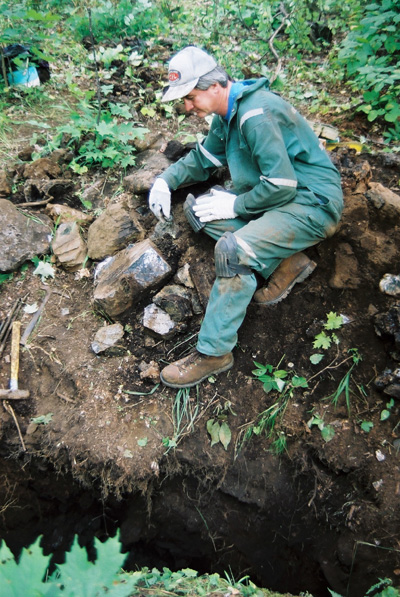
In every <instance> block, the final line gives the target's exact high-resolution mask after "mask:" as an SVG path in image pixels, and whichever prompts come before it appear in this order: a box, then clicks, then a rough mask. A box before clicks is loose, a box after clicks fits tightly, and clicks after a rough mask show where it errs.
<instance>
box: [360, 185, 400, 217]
mask: <svg viewBox="0 0 400 597" xmlns="http://www.w3.org/2000/svg"><path fill="white" fill-rule="evenodd" d="M368 187H369V190H368V191H367V192H366V193H365V196H366V197H367V199H368V201H369V203H370V204H371V205H373V206H374V207H375V209H376V210H378V213H379V215H380V216H381V217H382V216H384V217H385V218H386V219H388V220H390V221H396V220H397V219H398V217H399V215H400V195H397V194H396V193H393V191H391V190H390V189H387V188H386V187H384V186H383V185H382V184H381V183H379V182H370V183H368Z"/></svg>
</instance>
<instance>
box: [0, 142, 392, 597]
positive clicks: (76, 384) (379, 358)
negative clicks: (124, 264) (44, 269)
mask: <svg viewBox="0 0 400 597" xmlns="http://www.w3.org/2000/svg"><path fill="white" fill-rule="evenodd" d="M332 159H333V160H334V161H335V163H336V164H337V166H338V167H339V169H340V171H341V174H342V178H343V188H344V190H345V205H346V209H345V212H344V215H343V219H342V222H341V225H340V228H339V230H338V231H337V233H336V234H335V235H334V236H333V237H332V238H330V239H328V240H327V241H325V242H323V243H321V244H320V245H318V246H316V247H314V248H312V249H310V250H308V251H307V254H308V255H309V257H311V258H312V259H314V260H315V261H316V263H317V268H316V270H315V272H314V273H313V275H312V276H311V277H310V278H309V279H307V280H306V281H305V282H304V283H303V284H301V285H297V286H295V288H294V289H293V291H292V292H291V293H290V295H289V296H288V297H287V299H286V300H284V301H283V302H281V303H279V304H277V305H276V306H273V307H269V308H266V307H262V306H257V305H256V304H250V306H249V308H248V313H247V317H246V320H245V323H244V324H243V326H242V328H241V329H240V332H239V341H238V346H237V348H236V349H235V352H234V356H235V367H234V368H233V369H232V370H230V371H229V372H228V373H227V374H221V375H219V376H218V377H217V378H215V379H210V380H208V381H206V382H204V383H202V384H201V385H200V386H198V387H197V388H196V389H194V390H191V392H190V401H189V405H190V407H189V408H190V409H191V412H192V413H194V412H195V410H196V409H197V410H196V412H197V415H196V417H195V422H194V425H193V426H192V427H190V425H187V426H186V427H183V425H184V424H185V422H186V419H185V417H184V418H183V422H182V426H181V429H180V430H179V431H178V430H177V428H176V420H175V428H174V410H173V405H174V403H175V404H176V401H177V393H176V391H174V390H172V389H168V388H164V387H162V385H157V384H155V382H154V380H151V379H146V378H144V379H142V378H141V369H143V367H142V364H143V363H146V364H148V363H151V362H152V361H155V362H156V363H158V364H159V365H160V366H161V367H162V366H163V365H164V364H166V363H168V362H171V361H173V360H176V359H178V358H180V357H181V356H182V355H184V354H186V353H187V352H188V351H189V350H190V348H191V347H193V346H194V345H195V342H196V333H197V332H198V329H199V325H200V323H201V318H202V316H201V315H198V316H195V317H194V318H193V319H192V320H191V321H190V323H189V325H188V328H187V329H186V331H184V332H182V333H181V334H179V335H178V336H177V337H174V338H173V339H171V340H168V341H165V340H158V339H154V338H151V337H149V336H147V335H146V333H145V331H144V329H143V326H142V323H141V318H142V314H143V309H144V307H145V306H146V305H147V304H148V303H149V302H150V300H149V299H148V300H147V301H143V303H140V304H138V305H136V306H135V308H133V309H132V310H130V312H129V313H127V314H125V315H124V317H123V318H121V319H120V320H119V321H121V323H123V325H124V327H125V337H124V347H123V348H122V349H120V350H119V352H118V353H117V354H112V355H96V354H95V353H94V352H93V350H92V349H91V342H92V341H93V338H94V335H95V333H96V331H97V330H98V329H99V328H100V327H101V326H102V325H104V324H105V323H109V322H110V321H109V319H107V318H105V317H104V314H101V313H98V312H97V311H96V309H95V306H94V304H93V287H94V279H93V273H94V268H95V265H96V264H89V267H88V272H77V273H76V272H75V273H68V272H66V271H63V270H62V269H60V268H57V271H56V276H55V279H54V280H47V281H42V280H41V279H40V277H38V276H36V275H34V274H33V270H34V267H33V266H32V265H30V266H29V268H28V269H27V270H26V271H24V272H19V273H16V274H15V275H14V277H13V279H12V280H11V281H9V282H7V283H5V284H2V285H1V286H0V298H1V307H0V316H1V319H4V318H5V317H6V316H7V315H8V313H9V312H10V311H11V309H12V306H13V305H14V304H15V301H16V299H17V298H21V299H22V300H23V304H24V305H31V304H33V303H35V302H36V303H38V304H40V302H41V301H42V300H43V298H44V296H45V294H46V292H48V291H49V290H50V291H51V295H50V298H49V300H48V302H47V303H46V306H45V309H44V311H43V314H42V317H41V319H40V321H39V324H38V325H37V326H36V327H35V329H34V331H33V333H32V335H31V336H30V338H29V341H28V344H27V345H26V347H25V348H23V349H22V350H21V355H20V372H19V382H20V387H21V388H22V389H28V390H29V392H30V398H29V399H27V400H21V401H14V402H13V403H12V407H13V409H14V413H15V416H16V420H17V421H18V426H19V428H20V432H21V436H22V440H23V443H22V441H21V437H20V436H19V434H18V429H17V427H16V424H15V420H14V418H13V416H12V415H11V414H10V412H7V411H6V410H4V409H2V411H1V413H0V436H1V444H0V450H1V461H0V468H1V473H0V474H1V476H2V484H1V488H0V493H1V496H2V500H1V503H2V504H3V505H2V508H1V513H2V519H1V520H0V528H1V533H2V537H3V538H5V539H6V541H7V542H8V543H9V544H10V546H12V547H13V548H14V549H15V550H18V549H19V548H20V547H21V546H22V545H24V544H25V545H27V544H29V543H30V542H32V540H33V539H34V538H35V537H36V536H37V535H38V534H43V535H44V540H43V541H44V545H45V547H46V549H48V550H49V551H53V552H54V553H55V554H56V557H57V554H59V557H61V555H60V554H61V552H62V551H63V549H66V548H67V547H68V545H69V544H70V542H71V540H72V537H73V534H74V533H80V535H81V538H82V539H81V540H82V542H83V543H85V542H86V543H88V544H89V543H90V538H91V537H93V535H96V536H99V537H104V536H106V535H107V534H111V533H113V532H115V531H116V529H117V528H120V529H121V539H122V541H123V544H124V547H125V549H126V550H127V551H129V553H130V556H129V562H130V563H131V565H132V566H134V565H145V564H146V565H157V566H162V565H168V566H170V567H176V568H177V567H184V566H190V567H193V568H196V569H198V570H200V571H212V570H218V571H221V570H226V569H229V567H230V568H231V569H232V570H233V571H234V572H235V573H237V574H240V575H243V574H250V575H251V577H252V578H253V579H254V580H256V581H258V582H260V583H262V584H263V585H264V586H268V587H269V588H271V589H277V590H282V591H283V590H285V591H290V592H293V593H299V592H300V591H305V590H308V591H310V592H311V593H313V594H314V595H315V596H319V595H320V596H325V595H328V592H327V588H326V587H327V586H328V585H329V586H330V587H331V588H332V589H334V590H336V591H338V592H339V593H340V594H345V593H346V594H348V595H351V596H352V597H353V596H354V597H358V596H361V595H364V593H365V591H366V590H367V589H368V588H369V586H371V585H372V584H373V583H374V582H376V580H377V578H378V577H384V576H388V577H390V578H392V579H393V581H394V583H395V584H397V585H398V584H399V582H398V580H397V579H398V577H399V575H400V563H399V549H400V545H399V542H398V537H399V511H400V510H399V499H400V472H399V455H398V450H396V448H395V445H394V442H395V440H396V439H397V438H399V437H400V429H399V426H398V424H397V423H398V413H399V402H398V400H394V401H393V405H392V406H391V407H390V416H389V418H388V419H387V420H384V421H382V420H381V413H382V411H383V410H384V409H385V408H386V404H387V403H388V402H389V399H390V398H389V397H388V396H387V395H385V394H383V393H382V392H381V391H378V389H377V388H376V386H375V384H374V380H375V378H376V377H377V376H378V375H379V374H381V373H382V372H383V371H384V370H385V369H386V368H389V369H391V370H394V369H396V368H397V367H398V360H399V357H398V355H396V351H395V346H394V340H393V338H391V337H385V338H382V337H379V336H378V335H377V333H376V330H375V325H374V324H375V316H376V314H378V313H386V312H387V311H388V310H389V309H390V308H391V307H392V306H393V305H396V304H397V301H396V299H395V298H394V297H392V296H388V295H386V294H384V293H382V292H381V291H380V290H379V282H380V280H381V278H382V277H383V275H384V274H385V273H393V274H398V273H399V256H398V247H399V243H400V228H399V225H398V222H396V221H388V220H387V219H386V218H384V217H383V216H382V214H381V213H380V212H379V210H377V209H375V208H374V207H373V206H371V204H370V203H369V202H368V201H367V199H366V197H365V193H364V192H362V190H363V189H360V184H361V185H362V184H365V176H364V175H363V172H365V167H366V165H365V163H366V162H368V164H369V165H370V167H371V172H372V180H373V181H376V182H381V183H382V184H383V185H384V186H386V187H388V188H391V189H392V190H393V191H395V192H396V191H398V190H399V189H398V171H397V170H396V169H395V168H394V167H391V166H390V165H387V163H386V162H385V155H384V154H376V155H370V154H364V155H355V153H354V152H353V151H351V150H348V149H347V148H341V149H339V150H338V151H337V152H336V153H335V154H332ZM68 176H69V175H68ZM103 188H104V193H103V197H102V201H103V204H104V205H105V204H107V202H108V201H109V200H110V197H112V193H113V188H112V187H110V186H106V187H103ZM202 190H203V187H197V188H196V189H195V190H194V191H195V194H199V193H200V192H201V191H202ZM364 191H365V188H364ZM185 195H186V192H183V191H181V192H178V193H176V194H175V197H174V198H175V205H174V217H175V222H176V225H177V227H178V230H179V233H178V236H177V238H175V239H173V238H171V237H170V236H166V237H165V238H164V239H162V240H161V241H160V240H159V241H158V244H159V246H160V248H161V249H162V251H163V253H164V255H165V256H166V258H167V259H168V260H169V262H170V264H171V265H172V266H173V268H174V270H176V268H177V267H179V266H182V265H184V264H185V263H187V262H188V263H189V264H190V265H192V266H193V267H194V268H197V270H198V271H201V272H203V275H204V276H206V277H207V276H208V277H212V276H213V242H212V241H211V240H210V239H208V238H205V237H202V236H201V235H195V234H194V233H192V232H191V231H190V230H189V229H188V225H187V223H186V222H185V219H184V216H183V211H182V201H183V199H184V197H185ZM15 202H18V198H17V197H15ZM145 205H146V197H145V196H142V197H141V198H139V200H138V209H137V214H138V218H139V220H140V221H141V224H142V225H143V227H144V228H145V229H146V230H147V231H148V233H149V235H150V234H151V233H152V231H153V228H154V225H155V221H154V219H153V217H152V216H151V214H149V213H148V211H147V210H146V209H143V208H144V206H145ZM75 207H77V205H75ZM41 209H42V208H32V211H34V212H35V213H37V212H38V211H41ZM343 245H346V246H350V250H351V251H350V254H348V253H346V251H345V249H344V248H343ZM349 255H350V257H351V259H350V261H349V262H347V261H346V256H347V257H349ZM353 258H354V259H353ZM354 263H356V265H357V267H356V269H355V270H352V267H353V266H354ZM338 272H340V274H341V278H340V280H341V282H340V284H338V283H337V280H336V282H333V277H334V274H338ZM83 274H84V275H83ZM86 274H87V275H86ZM330 312H334V313H337V314H342V315H343V316H345V322H346V323H345V325H343V326H342V327H341V328H340V329H338V330H336V332H337V335H338V338H339V344H338V345H336V344H335V345H333V346H332V347H331V348H329V349H328V350H327V351H326V356H325V358H324V360H323V361H322V362H321V363H320V364H318V365H312V364H311V362H310V356H311V355H312V354H314V353H315V352H316V349H315V348H313V342H314V339H315V336H316V334H318V333H319V332H321V331H322V330H323V325H324V323H325V322H326V321H327V314H328V313H330ZM31 317H32V315H30V314H29V313H26V312H25V311H23V310H21V312H20V315H19V319H20V320H21V322H22V331H23V330H24V329H25V328H26V326H27V324H28V323H29V321H30V319H31ZM351 349H357V351H358V352H359V354H360V355H361V357H362V360H360V362H359V363H358V364H357V365H355V366H354V369H353V370H352V375H351V380H350V388H351V393H350V395H349V405H350V408H348V407H347V405H346V401H345V396H344V395H343V394H342V395H341V396H340V398H339V400H338V403H337V405H335V404H334V403H333V401H332V398H329V397H330V396H331V395H332V394H333V393H334V392H335V390H336V389H337V387H338V385H339V382H340V380H341V379H342V378H343V376H344V375H345V374H346V373H347V372H348V370H349V367H350V365H351V363H352V362H353V361H352V360H351V355H352V354H353V353H351V352H349V350H351ZM9 353H10V347H9V344H7V346H6V350H5V352H4V354H3V358H2V361H1V372H0V386H1V387H6V386H7V384H8V377H9V367H10V364H9ZM349 358H350V360H349ZM254 361H256V362H258V363H261V364H271V365H273V366H274V367H275V366H278V365H279V369H285V370H287V371H288V372H291V371H294V372H295V373H296V374H297V375H299V376H304V377H305V378H306V379H307V380H308V388H305V389H303V390H296V391H295V392H294V395H293V396H292V397H291V399H290V400H289V401H288V405H287V408H286V411H285V413H284V416H283V418H282V420H280V421H278V423H277V426H276V432H277V433H278V434H279V432H282V433H284V435H285V437H286V439H287V444H286V448H285V449H284V450H283V452H282V454H280V455H276V454H274V453H272V452H271V445H272V442H273V441H274V440H275V439H276V437H277V435H273V437H271V438H268V437H266V436H265V434H261V435H260V436H255V435H253V436H252V438H251V439H249V440H248V441H247V442H244V433H245V431H246V429H248V428H249V426H250V425H251V424H252V422H253V423H254V422H255V421H257V417H258V415H259V414H260V413H262V412H263V411H265V409H266V408H267V407H269V406H270V405H271V404H272V403H273V402H274V401H276V400H277V395H276V393H275V394H267V393H265V392H264V390H263V387H262V384H261V383H260V382H259V381H258V380H257V379H256V378H255V377H254V375H253V374H252V371H253V370H254V368H255V365H254ZM332 362H334V364H333V365H332V366H331V367H328V364H329V363H332ZM180 399H181V400H183V398H182V396H181V397H180ZM50 414H51V416H50ZM317 414H318V415H319V417H320V418H321V419H322V420H323V422H324V425H325V426H327V425H330V426H331V427H332V429H333V431H334V435H333V437H332V439H331V441H328V442H326V441H324V439H323V437H322V434H321V432H320V429H319V428H318V426H317V425H310V424H308V423H310V420H311V419H312V417H313V416H315V415H317ZM45 415H49V416H48V419H49V421H48V422H47V423H37V424H36V425H32V418H37V417H40V416H45ZM218 417H222V418H220V419H218ZM211 418H215V419H216V420H217V419H218V420H219V421H222V420H225V421H226V422H227V424H228V426H229V429H230V431H231V433H232V439H231V441H230V443H229V445H228V447H227V449H226V450H225V449H224V447H223V446H222V444H221V443H218V444H216V445H214V446H211V443H210V436H209V435H208V433H207V429H206V423H207V421H208V420H209V419H211ZM363 421H368V422H371V423H373V426H372V428H371V430H370V431H369V432H368V433H367V432H365V431H363V430H362V429H361V423H362V422H363ZM174 436H175V437H177V441H178V445H177V447H169V448H168V438H169V440H171V438H173V437H174ZM23 444H24V445H23ZM24 446H25V450H24ZM381 455H382V456H383V457H384V459H382V458H381ZM49 521H51V523H50V527H51V528H49Z"/></svg>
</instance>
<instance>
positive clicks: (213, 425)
mask: <svg viewBox="0 0 400 597" xmlns="http://www.w3.org/2000/svg"><path fill="white" fill-rule="evenodd" d="M207 431H208V433H209V434H210V436H211V447H212V446H214V445H215V444H217V443H218V442H219V423H218V421H215V420H214V419H209V420H208V421H207Z"/></svg>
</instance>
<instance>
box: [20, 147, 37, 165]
mask: <svg viewBox="0 0 400 597" xmlns="http://www.w3.org/2000/svg"><path fill="white" fill-rule="evenodd" d="M34 151H35V148H34V147H32V146H31V145H25V147H23V148H22V149H21V150H20V151H19V152H18V158H19V159H20V160H21V161H22V162H30V161H31V159H32V154H33V152H34Z"/></svg>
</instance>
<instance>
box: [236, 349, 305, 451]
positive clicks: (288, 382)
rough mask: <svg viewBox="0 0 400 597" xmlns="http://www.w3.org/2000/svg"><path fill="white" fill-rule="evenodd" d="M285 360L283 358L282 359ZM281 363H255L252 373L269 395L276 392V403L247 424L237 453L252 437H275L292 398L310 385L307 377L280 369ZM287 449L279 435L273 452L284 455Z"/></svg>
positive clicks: (239, 440)
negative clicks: (297, 391) (296, 392)
mask: <svg viewBox="0 0 400 597" xmlns="http://www.w3.org/2000/svg"><path fill="white" fill-rule="evenodd" d="M282 358H283V357H282ZM281 362H282V359H281V361H280V362H279V363H278V365H277V366H276V367H274V366H273V365H262V364H261V363H258V362H256V361H254V364H255V366H256V369H254V370H253V371H252V373H253V375H254V377H255V378H256V379H257V380H258V381H260V382H261V383H262V384H263V390H264V392H266V393H267V394H269V393H270V392H275V393H276V394H275V401H274V402H273V403H272V404H271V405H270V406H269V407H268V408H266V409H265V410H264V411H263V412H261V413H260V414H259V415H258V416H257V417H256V419H255V420H253V421H251V422H250V423H246V425H244V426H243V427H242V428H241V430H240V433H239V435H238V439H237V441H236V446H237V450H236V451H237V452H238V451H239V450H240V449H241V447H242V445H243V444H244V443H245V442H246V441H248V440H249V439H250V438H251V437H253V436H254V435H255V436H259V435H261V434H265V435H266V436H267V438H271V437H273V435H274V433H275V432H276V431H275V428H276V426H277V424H278V423H279V421H281V420H282V418H283V416H284V414H285V411H286V408H287V405H288V403H289V400H290V398H292V397H293V395H294V392H295V391H296V390H297V389H300V388H307V387H308V383H307V380H306V379H305V377H299V376H298V375H296V374H295V373H294V372H292V371H290V372H288V371H286V370H285V369H279V368H278V367H279V366H280V363H281ZM285 448H286V437H284V435H283V434H281V433H279V434H278V437H277V438H276V439H275V441H274V442H273V448H272V449H273V451H275V453H277V452H278V453H282V452H283V450H284V449H285Z"/></svg>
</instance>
